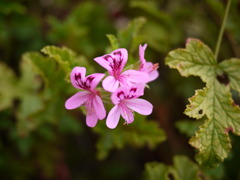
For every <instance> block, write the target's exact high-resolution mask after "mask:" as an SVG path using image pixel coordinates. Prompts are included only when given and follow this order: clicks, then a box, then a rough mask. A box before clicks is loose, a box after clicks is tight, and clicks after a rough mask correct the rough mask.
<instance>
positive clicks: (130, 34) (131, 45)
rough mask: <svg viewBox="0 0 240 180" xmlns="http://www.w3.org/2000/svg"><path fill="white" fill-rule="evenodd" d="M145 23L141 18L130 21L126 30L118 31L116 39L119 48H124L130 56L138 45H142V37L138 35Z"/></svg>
mask: <svg viewBox="0 0 240 180" xmlns="http://www.w3.org/2000/svg"><path fill="white" fill-rule="evenodd" d="M145 23H146V19H145V18H143V17H139V18H136V19H134V20H132V21H131V22H130V23H129V24H128V26H127V28H126V29H123V30H121V31H119V33H118V35H117V38H118V40H119V44H120V47H124V48H126V49H128V50H129V52H130V53H129V54H132V52H134V50H135V49H136V48H138V46H139V44H141V43H142V41H143V37H142V36H141V35H140V33H139V32H140V30H141V28H142V27H143V25H144V24H145Z"/></svg>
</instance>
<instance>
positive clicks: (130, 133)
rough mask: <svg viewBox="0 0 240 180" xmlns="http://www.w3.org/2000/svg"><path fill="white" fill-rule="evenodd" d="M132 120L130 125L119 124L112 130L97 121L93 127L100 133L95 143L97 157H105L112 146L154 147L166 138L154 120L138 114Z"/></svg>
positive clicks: (120, 147) (119, 147)
mask: <svg viewBox="0 0 240 180" xmlns="http://www.w3.org/2000/svg"><path fill="white" fill-rule="evenodd" d="M134 121H135V122H134V124H131V125H121V124H119V125H118V127H117V128H116V129H114V131H113V130H111V129H108V128H107V127H106V125H105V124H104V123H99V124H98V125H97V126H96V127H95V128H94V129H93V130H94V131H95V132H97V133H98V134H100V135H101V136H100V139H99V141H98V143H97V149H98V153H97V157H98V159H105V158H106V157H107V155H108V153H109V151H110V150H111V149H113V148H118V149H122V148H123V147H124V146H125V145H130V146H133V147H142V146H144V145H147V146H148V147H149V148H154V147H156V145H157V144H159V143H161V142H163V141H164V140H165V139H166V136H165V133H164V131H163V130H162V129H160V128H159V127H158V126H157V124H156V123H155V122H153V121H149V122H147V121H146V120H145V119H144V117H143V116H141V115H138V114H136V115H135V120H134ZM101 125H102V126H101Z"/></svg>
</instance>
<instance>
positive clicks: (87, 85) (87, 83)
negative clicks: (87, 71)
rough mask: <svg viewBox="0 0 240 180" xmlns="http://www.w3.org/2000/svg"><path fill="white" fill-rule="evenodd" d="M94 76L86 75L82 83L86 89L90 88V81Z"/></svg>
mask: <svg viewBox="0 0 240 180" xmlns="http://www.w3.org/2000/svg"><path fill="white" fill-rule="evenodd" d="M94 78H95V77H93V76H88V77H87V79H86V81H85V83H84V86H85V88H86V89H90V87H91V83H92V81H93V80H94Z"/></svg>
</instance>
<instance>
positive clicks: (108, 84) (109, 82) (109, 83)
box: [102, 76, 119, 92]
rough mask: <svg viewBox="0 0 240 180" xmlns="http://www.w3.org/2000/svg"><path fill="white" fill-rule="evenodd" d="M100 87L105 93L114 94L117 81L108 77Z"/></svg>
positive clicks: (117, 84)
mask: <svg viewBox="0 0 240 180" xmlns="http://www.w3.org/2000/svg"><path fill="white" fill-rule="evenodd" d="M102 85H103V88H104V89H105V90H106V91H109V92H114V91H116V90H117V88H118V86H119V81H118V80H116V79H115V78H114V77H113V76H108V77H106V78H105V79H104V80H103V82H102Z"/></svg>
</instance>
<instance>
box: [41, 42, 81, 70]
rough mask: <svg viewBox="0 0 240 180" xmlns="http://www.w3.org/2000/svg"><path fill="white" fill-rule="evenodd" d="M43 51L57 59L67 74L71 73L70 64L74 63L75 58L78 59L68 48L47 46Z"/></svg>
mask: <svg viewBox="0 0 240 180" xmlns="http://www.w3.org/2000/svg"><path fill="white" fill-rule="evenodd" d="M41 51H42V52H43V53H44V54H46V55H48V56H49V57H51V58H53V59H55V60H56V61H57V62H58V63H59V64H60V65H61V67H62V68H63V69H64V70H65V71H66V72H69V71H71V69H70V64H72V63H73V62H74V58H75V57H76V54H75V53H74V52H73V51H72V50H70V49H68V48H66V47H62V48H58V47H56V46H46V47H44V48H43V49H42V50H41Z"/></svg>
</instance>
